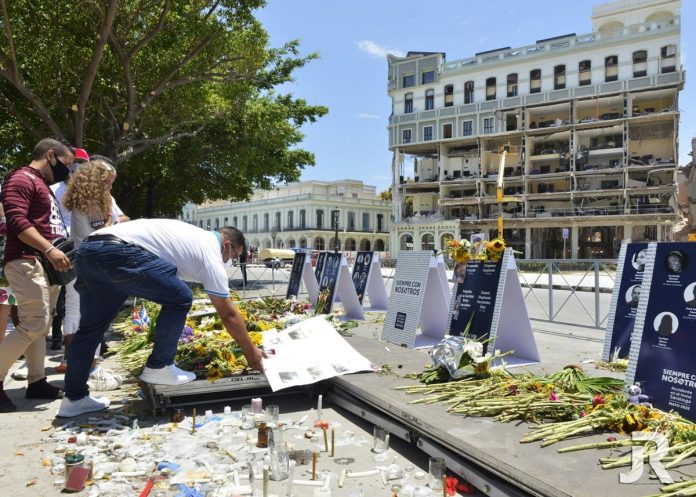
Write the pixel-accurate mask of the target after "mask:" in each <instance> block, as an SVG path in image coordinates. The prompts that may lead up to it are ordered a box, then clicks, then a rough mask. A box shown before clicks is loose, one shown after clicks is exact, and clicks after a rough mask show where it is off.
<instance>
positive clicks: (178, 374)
mask: <svg viewBox="0 0 696 497" xmlns="http://www.w3.org/2000/svg"><path fill="white" fill-rule="evenodd" d="M140 379H141V380H142V381H144V382H145V383H153V384H155V385H183V384H184V383H189V382H191V381H193V380H195V379H196V375H195V373H189V372H188V371H184V370H183V369H179V368H177V367H176V365H174V364H170V365H169V366H165V367H163V368H159V369H153V368H148V367H147V366H145V369H143V374H141V375H140Z"/></svg>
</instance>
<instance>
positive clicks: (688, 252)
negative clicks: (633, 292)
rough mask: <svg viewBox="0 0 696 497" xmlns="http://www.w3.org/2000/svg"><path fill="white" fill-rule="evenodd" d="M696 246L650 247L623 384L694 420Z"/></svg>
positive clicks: (669, 245) (655, 402) (695, 391)
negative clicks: (636, 388)
mask: <svg viewBox="0 0 696 497" xmlns="http://www.w3.org/2000/svg"><path fill="white" fill-rule="evenodd" d="M695 293H696V243H693V242H691V243H689V242H684V243H669V242H666V243H650V244H649V246H648V253H647V262H646V264H645V274H644V276H643V284H642V290H641V297H640V302H639V304H638V313H637V315H636V321H635V326H634V330H633V336H632V340H631V352H630V355H629V360H628V369H627V371H626V383H627V384H633V383H636V382H638V383H640V385H641V389H642V391H643V394H645V395H647V396H648V397H649V401H650V403H652V404H653V405H654V406H656V407H659V408H660V409H663V410H666V411H667V410H672V409H673V410H675V411H678V412H679V413H680V414H681V415H682V416H684V417H685V418H688V419H690V420H692V421H695V420H696V360H694V357H695V355H694V351H696V295H695Z"/></svg>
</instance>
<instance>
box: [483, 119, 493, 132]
mask: <svg viewBox="0 0 696 497" xmlns="http://www.w3.org/2000/svg"><path fill="white" fill-rule="evenodd" d="M493 130H494V128H493V118H492V117H486V118H484V120H483V133H484V134H490V133H493Z"/></svg>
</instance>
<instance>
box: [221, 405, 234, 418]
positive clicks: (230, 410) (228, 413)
mask: <svg viewBox="0 0 696 497" xmlns="http://www.w3.org/2000/svg"><path fill="white" fill-rule="evenodd" d="M222 412H223V413H224V414H225V416H229V415H230V414H232V408H231V407H230V406H225V408H224V410H223V411H222Z"/></svg>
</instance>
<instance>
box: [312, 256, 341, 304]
mask: <svg viewBox="0 0 696 497" xmlns="http://www.w3.org/2000/svg"><path fill="white" fill-rule="evenodd" d="M325 254H326V257H325V258H324V268H323V269H322V271H321V280H319V298H318V300H317V304H316V308H317V312H318V313H319V314H329V313H330V312H331V308H332V307H333V304H334V300H335V297H336V283H337V281H338V275H339V271H340V268H341V258H342V257H343V255H342V254H341V253H335V252H325ZM320 255H321V254H320Z"/></svg>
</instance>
